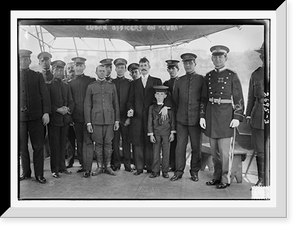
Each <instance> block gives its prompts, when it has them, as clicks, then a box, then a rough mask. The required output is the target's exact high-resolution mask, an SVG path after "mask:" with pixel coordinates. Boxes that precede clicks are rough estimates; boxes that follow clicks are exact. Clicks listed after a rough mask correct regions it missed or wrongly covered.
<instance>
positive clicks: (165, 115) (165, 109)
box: [158, 106, 169, 121]
mask: <svg viewBox="0 0 300 231" xmlns="http://www.w3.org/2000/svg"><path fill="white" fill-rule="evenodd" d="M168 109H169V107H167V106H164V107H163V108H162V109H161V110H160V111H159V113H158V114H161V118H162V120H163V121H165V120H167V119H168V117H169V116H168Z"/></svg>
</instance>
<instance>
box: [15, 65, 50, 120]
mask: <svg viewBox="0 0 300 231" xmlns="http://www.w3.org/2000/svg"><path fill="white" fill-rule="evenodd" d="M19 86H20V88H19V89H20V94H19V97H20V100H19V102H20V104H19V108H20V111H19V113H20V114H19V115H20V120H21V121H28V120H36V119H40V118H42V116H43V115H44V114H45V113H50V112H51V102H50V96H49V92H48V90H47V87H46V84H45V81H44V79H43V75H42V74H41V73H38V72H35V71H32V70H30V69H27V70H21V71H20V76H19Z"/></svg>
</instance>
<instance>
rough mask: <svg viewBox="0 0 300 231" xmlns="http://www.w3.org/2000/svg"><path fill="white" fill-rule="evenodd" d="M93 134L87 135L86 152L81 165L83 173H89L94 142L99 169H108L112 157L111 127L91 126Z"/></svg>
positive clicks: (112, 132) (112, 131) (112, 134)
mask: <svg viewBox="0 0 300 231" xmlns="http://www.w3.org/2000/svg"><path fill="white" fill-rule="evenodd" d="M92 126H93V133H92V134H90V135H87V138H86V151H84V155H83V163H84V169H85V171H91V169H92V163H93V156H94V142H95V154H96V159H97V161H98V164H99V167H100V166H101V167H102V166H103V165H104V166H105V167H106V168H108V167H110V164H111V155H112V139H113V137H114V130H113V125H92Z"/></svg>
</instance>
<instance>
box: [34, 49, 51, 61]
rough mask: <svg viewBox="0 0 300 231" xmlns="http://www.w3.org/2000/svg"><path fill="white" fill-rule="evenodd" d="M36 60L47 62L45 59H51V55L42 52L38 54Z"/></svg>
mask: <svg viewBox="0 0 300 231" xmlns="http://www.w3.org/2000/svg"><path fill="white" fill-rule="evenodd" d="M37 58H38V59H45V60H47V59H51V58H52V55H51V54H50V53H48V52H46V51H43V52H41V53H39V54H38V56H37Z"/></svg>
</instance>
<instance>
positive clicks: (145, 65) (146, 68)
mask: <svg viewBox="0 0 300 231" xmlns="http://www.w3.org/2000/svg"><path fill="white" fill-rule="evenodd" d="M139 69H140V72H141V73H142V75H147V74H148V73H149V69H150V64H149V63H148V62H146V63H139Z"/></svg>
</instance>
